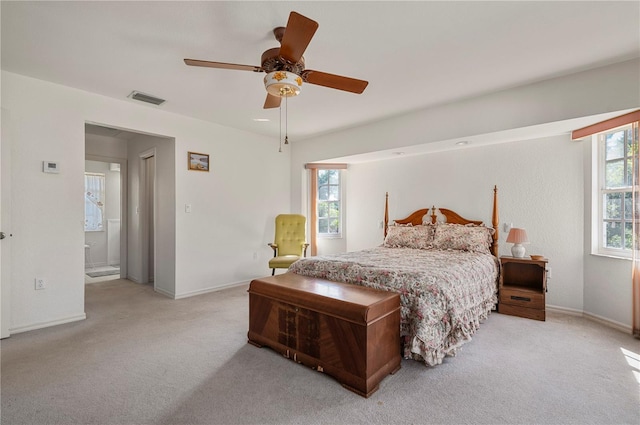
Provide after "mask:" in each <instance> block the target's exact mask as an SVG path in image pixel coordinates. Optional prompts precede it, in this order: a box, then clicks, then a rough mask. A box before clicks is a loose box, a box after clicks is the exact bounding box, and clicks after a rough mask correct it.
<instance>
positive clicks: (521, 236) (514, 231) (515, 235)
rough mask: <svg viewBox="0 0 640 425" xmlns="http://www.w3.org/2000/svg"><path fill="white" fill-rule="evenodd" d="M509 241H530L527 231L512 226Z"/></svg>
mask: <svg viewBox="0 0 640 425" xmlns="http://www.w3.org/2000/svg"><path fill="white" fill-rule="evenodd" d="M507 242H509V243H520V244H522V243H529V239H528V238H527V231H526V230H524V229H521V228H518V227H512V228H511V230H510V231H509V235H508V236H507Z"/></svg>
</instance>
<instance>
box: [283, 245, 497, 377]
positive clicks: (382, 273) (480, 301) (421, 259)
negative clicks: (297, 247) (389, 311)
mask: <svg viewBox="0 0 640 425" xmlns="http://www.w3.org/2000/svg"><path fill="white" fill-rule="evenodd" d="M289 270H290V271H291V272H293V273H297V274H301V275H305V276H311V277H318V278H322V279H327V280H333V281H337V282H347V283H353V284H357V285H362V286H368V287H371V288H376V289H382V290H386V291H393V292H397V293H399V294H400V304H401V307H400V335H401V337H403V338H404V357H405V358H413V359H415V360H418V361H423V362H424V363H425V364H427V365H430V366H434V365H437V364H440V363H442V360H443V359H444V357H445V356H455V354H456V350H457V349H458V348H459V347H460V346H461V345H462V344H464V343H465V342H467V341H470V340H471V336H472V335H473V334H474V333H475V331H476V330H477V329H478V327H479V326H480V323H481V322H482V321H483V320H484V319H486V318H487V316H488V315H489V313H490V311H491V310H492V309H493V307H494V306H495V304H496V302H497V295H496V293H497V280H498V273H499V264H498V260H497V259H496V258H495V257H494V256H492V255H488V254H482V253H477V252H467V251H440V250H424V249H411V248H387V247H382V246H381V247H377V248H372V249H367V250H363V251H356V252H348V253H344V254H337V255H326V256H318V257H310V258H303V259H300V260H298V261H296V262H295V263H293V264H292V265H291V267H290V268H289Z"/></svg>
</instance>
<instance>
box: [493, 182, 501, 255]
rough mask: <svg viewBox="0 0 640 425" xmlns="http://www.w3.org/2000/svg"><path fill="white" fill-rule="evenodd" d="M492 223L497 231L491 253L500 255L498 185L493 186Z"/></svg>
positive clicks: (494, 234)
mask: <svg viewBox="0 0 640 425" xmlns="http://www.w3.org/2000/svg"><path fill="white" fill-rule="evenodd" d="M491 224H492V225H493V229H494V230H495V232H494V233H493V244H492V245H491V253H492V254H493V255H495V256H496V257H497V256H498V236H499V232H500V229H499V227H500V226H499V224H500V219H499V217H498V186H497V185H495V186H493V216H492V217H491Z"/></svg>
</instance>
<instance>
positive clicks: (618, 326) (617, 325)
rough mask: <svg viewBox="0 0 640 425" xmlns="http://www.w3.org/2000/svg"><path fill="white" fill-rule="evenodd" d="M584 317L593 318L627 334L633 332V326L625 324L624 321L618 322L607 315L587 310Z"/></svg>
mask: <svg viewBox="0 0 640 425" xmlns="http://www.w3.org/2000/svg"><path fill="white" fill-rule="evenodd" d="M584 317H586V318H587V319H589V320H593V321H594V322H598V323H601V324H603V325H605V326H609V327H610V328H614V329H617V330H619V331H621V332H624V333H626V334H631V326H628V325H625V324H624V323H620V322H616V321H615V320H611V319H607V318H606V317H602V316H598V315H597V314H593V313H587V312H585V313H584Z"/></svg>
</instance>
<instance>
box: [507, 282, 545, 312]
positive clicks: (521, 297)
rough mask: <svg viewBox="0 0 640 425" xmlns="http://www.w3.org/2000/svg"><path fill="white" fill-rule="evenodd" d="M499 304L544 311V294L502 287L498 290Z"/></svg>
mask: <svg viewBox="0 0 640 425" xmlns="http://www.w3.org/2000/svg"><path fill="white" fill-rule="evenodd" d="M500 304H508V305H512V306H518V307H527V308H533V309H538V310H544V293H541V292H538V291H532V290H530V289H516V288H514V287H506V286H503V287H502V289H501V290H500Z"/></svg>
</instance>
